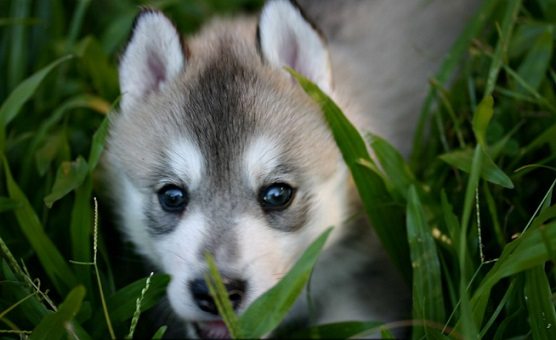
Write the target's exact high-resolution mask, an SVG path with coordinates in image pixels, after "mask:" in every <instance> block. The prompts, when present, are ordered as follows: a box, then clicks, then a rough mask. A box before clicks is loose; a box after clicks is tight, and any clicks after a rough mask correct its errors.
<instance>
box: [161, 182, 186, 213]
mask: <svg viewBox="0 0 556 340" xmlns="http://www.w3.org/2000/svg"><path fill="white" fill-rule="evenodd" d="M158 202H160V206H161V207H162V210H164V211H166V212H171V213H179V212H182V211H183V210H184V209H185V207H186V206H187V202H188V197H187V192H186V191H185V190H184V189H182V188H180V187H177V186H175V185H166V186H164V187H163V188H162V189H160V190H159V191H158Z"/></svg>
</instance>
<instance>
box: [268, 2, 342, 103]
mask: <svg viewBox="0 0 556 340" xmlns="http://www.w3.org/2000/svg"><path fill="white" fill-rule="evenodd" d="M258 38H259V44H260V47H261V52H262V54H263V58H264V59H266V60H267V61H268V62H269V63H270V64H271V65H273V66H276V67H279V68H283V67H284V66H289V67H291V68H293V69H294V70H296V71H297V72H299V73H301V74H303V75H304V76H305V77H307V78H309V79H310V80H311V81H313V82H314V83H315V84H317V85H318V86H319V87H320V88H321V89H322V90H323V91H324V92H326V93H330V90H331V88H332V76H331V72H330V60H329V56H328V49H327V48H326V43H325V41H324V39H323V38H322V37H321V36H320V35H319V32H317V30H316V29H314V28H313V27H312V26H311V24H310V23H309V22H308V21H307V19H306V18H305V17H304V16H303V13H302V12H301V10H300V9H299V7H298V6H297V5H295V4H294V3H292V2H290V1H288V0H273V1H269V2H268V3H267V4H266V5H265V7H264V8H263V11H262V13H261V16H260V19H259V36H258Z"/></svg>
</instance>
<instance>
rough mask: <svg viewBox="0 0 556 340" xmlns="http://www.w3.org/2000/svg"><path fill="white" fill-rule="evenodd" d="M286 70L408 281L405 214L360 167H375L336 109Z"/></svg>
mask: <svg viewBox="0 0 556 340" xmlns="http://www.w3.org/2000/svg"><path fill="white" fill-rule="evenodd" d="M288 70H289V72H290V73H291V74H292V75H293V76H294V77H295V78H296V79H297V81H298V82H299V84H300V85H301V86H302V87H303V89H304V90H305V92H306V93H307V94H308V95H309V96H311V97H312V98H313V99H314V100H315V101H316V102H317V103H318V104H319V105H320V107H321V109H322V111H323V113H324V115H325V117H326V120H327V122H328V125H329V126H330V129H331V130H332V134H333V135H334V138H335V139H336V144H337V145H338V147H339V149H340V151H341V152H342V155H343V157H344V161H345V162H346V164H347V166H348V168H349V170H350V171H351V174H352V177H353V180H354V182H355V184H356V186H357V190H358V192H359V195H360V196H361V200H362V203H363V206H364V208H365V211H366V213H367V215H368V216H369V219H370V221H371V224H372V226H373V228H374V229H375V231H376V233H377V235H378V237H379V238H380V240H381V241H382V244H383V245H384V248H385V249H386V251H387V252H388V253H389V254H390V256H391V258H392V260H393V261H394V262H395V263H396V265H397V266H398V268H399V269H400V270H401V272H402V274H404V275H406V278H408V280H409V276H410V275H409V273H410V269H409V268H410V264H409V249H408V246H407V242H406V240H405V239H404V237H400V235H405V228H404V220H403V213H404V211H403V210H402V209H401V206H400V205H399V204H396V202H395V201H394V199H393V198H392V196H391V195H390V193H389V192H388V190H387V188H386V185H385V183H384V181H383V179H382V178H381V176H380V175H379V174H377V173H375V172H373V171H370V170H369V168H368V167H363V166H362V165H361V162H362V161H363V162H367V163H370V164H374V162H373V161H372V159H371V157H370V156H369V153H368V151H367V147H366V146H365V142H364V141H363V139H362V138H361V136H360V135H359V133H358V132H357V130H356V129H355V127H354V126H353V125H352V124H351V123H350V122H349V121H348V120H347V118H346V117H345V116H344V114H343V113H342V111H341V110H340V109H339V108H338V106H337V105H336V104H335V103H334V102H333V101H332V100H331V99H330V98H329V97H328V96H327V95H326V94H324V93H323V92H322V91H321V90H320V89H319V88H318V86H316V85H315V84H313V83H312V82H311V81H309V80H308V79H306V78H305V77H303V76H302V75H300V74H299V73H297V72H296V71H295V70H293V69H288Z"/></svg>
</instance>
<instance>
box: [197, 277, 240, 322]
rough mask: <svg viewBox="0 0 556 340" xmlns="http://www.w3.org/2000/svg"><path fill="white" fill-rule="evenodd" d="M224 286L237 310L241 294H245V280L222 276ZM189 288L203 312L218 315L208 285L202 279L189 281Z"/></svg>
mask: <svg viewBox="0 0 556 340" xmlns="http://www.w3.org/2000/svg"><path fill="white" fill-rule="evenodd" d="M222 281H223V282H224V287H226V290H227V291H228V297H229V298H230V301H231V302H232V307H233V308H234V310H237V309H238V308H239V306H240V305H241V301H242V300H243V296H244V295H245V281H243V280H230V279H226V278H223V279H222ZM189 290H190V291H191V295H192V296H193V300H194V301H195V303H196V304H197V306H198V307H199V308H200V309H201V310H202V311H204V312H207V313H210V314H214V315H218V309H217V308H216V303H215V302H214V300H213V298H212V296H211V295H210V291H209V289H208V286H207V284H206V282H205V280H203V279H197V280H193V281H190V282H189Z"/></svg>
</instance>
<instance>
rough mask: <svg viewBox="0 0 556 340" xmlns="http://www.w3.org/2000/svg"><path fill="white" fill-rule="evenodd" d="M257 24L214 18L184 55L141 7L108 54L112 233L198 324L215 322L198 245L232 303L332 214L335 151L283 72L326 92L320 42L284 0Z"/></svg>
mask: <svg viewBox="0 0 556 340" xmlns="http://www.w3.org/2000/svg"><path fill="white" fill-rule="evenodd" d="M284 18H286V19H284ZM290 21H291V22H290ZM284 25H285V26H284ZM258 30H259V34H258V38H257V33H256V32H257V29H256V27H255V24H254V23H233V22H228V23H214V24H213V25H212V26H210V27H209V28H207V29H206V30H205V31H204V32H203V33H201V34H200V35H199V36H198V37H197V38H195V39H193V40H192V41H191V42H190V43H189V44H188V47H189V51H190V53H188V56H187V57H186V56H185V54H184V53H183V51H184V48H183V45H182V43H181V41H180V38H179V36H178V34H177V33H176V31H175V28H174V27H173V26H172V24H171V23H170V22H169V21H168V19H167V18H166V17H164V16H163V15H162V14H161V13H159V12H154V11H144V12H142V13H141V14H140V15H139V17H138V19H137V21H136V24H135V28H134V33H133V35H132V38H131V40H130V43H129V45H128V47H127V49H126V51H125V53H124V55H123V58H122V60H121V65H120V83H121V84H120V85H121V88H122V94H123V97H122V103H121V112H120V113H118V114H117V116H116V117H115V118H114V119H113V124H112V129H111V134H110V140H109V151H108V160H109V164H110V169H111V172H112V177H113V183H114V190H115V198H116V199H117V201H118V203H119V206H120V208H121V212H122V218H123V222H124V230H125V232H126V234H127V236H128V237H129V238H130V239H131V240H132V241H133V242H134V243H135V244H136V246H137V250H138V251H139V252H140V253H142V254H143V255H145V256H146V257H147V258H149V259H150V260H151V261H152V262H153V263H154V264H155V265H157V266H158V267H159V268H160V269H161V270H163V271H164V272H166V273H169V274H170V275H171V276H172V281H171V283H170V285H169V288H168V297H169V301H170V303H171V305H172V308H173V310H174V311H175V312H176V313H177V314H178V315H179V316H180V317H182V318H183V319H184V320H188V321H196V322H199V324H201V325H202V324H203V322H205V324H210V322H208V321H210V320H216V319H218V313H217V310H216V307H215V306H214V303H213V301H212V299H211V297H210V295H209V293H208V290H207V287H206V285H205V283H204V280H203V279H204V275H205V274H206V271H207V267H206V262H205V254H206V253H210V254H211V255H213V256H214V257H215V259H216V262H217V265H218V268H219V270H220V272H221V275H222V276H223V277H224V283H225V285H226V288H227V289H228V291H229V297H230V299H231V300H232V303H233V305H234V307H235V308H236V309H237V310H238V311H241V310H243V309H245V307H246V306H248V305H249V303H251V302H252V301H253V300H254V299H255V298H256V297H258V296H259V295H260V294H262V293H263V292H264V291H266V290H267V289H269V288H270V287H271V286H272V285H274V284H275V283H276V282H277V281H278V280H279V279H280V278H281V277H282V276H283V275H284V274H285V273H286V272H287V271H288V270H289V269H290V267H291V265H292V264H293V263H294V262H295V260H296V259H297V258H298V257H299V255H300V254H301V253H302V252H303V251H304V250H305V249H306V247H307V246H308V245H309V244H310V243H311V242H312V241H313V240H314V239H315V238H316V237H317V236H318V235H319V234H320V233H322V232H323V231H324V230H325V228H327V227H328V226H331V225H338V224H340V223H341V222H342V219H343V218H344V216H343V215H344V209H343V206H344V205H345V201H346V198H345V177H346V173H345V169H344V167H343V166H342V165H340V164H341V160H340V156H339V154H338V152H337V149H336V147H335V145H334V142H333V140H332V139H331V136H330V133H329V131H328V129H327V127H326V124H325V122H324V121H323V119H322V117H321V113H320V110H319V108H318V106H317V105H316V104H315V103H313V102H312V101H311V100H310V99H309V97H308V96H306V95H305V94H304V93H303V91H302V89H301V88H300V87H299V86H298V85H297V84H295V83H294V82H293V81H292V79H291V78H290V77H289V75H288V74H287V73H286V72H285V71H284V70H283V69H282V66H284V65H288V66H291V67H294V68H296V69H297V70H298V71H300V72H302V73H304V74H305V75H307V76H308V77H310V78H312V79H313V80H314V81H316V82H317V83H320V84H319V85H320V86H321V87H322V88H325V89H329V87H330V84H329V74H328V72H329V71H328V60H327V55H326V50H325V48H324V44H323V43H322V40H321V39H320V37H319V36H318V35H317V34H316V32H314V31H313V30H312V28H311V27H310V25H309V24H308V23H307V22H305V20H304V19H303V17H302V16H301V15H300V13H299V11H298V10H297V9H296V8H295V7H293V6H292V5H291V4H290V3H289V2H285V1H275V2H270V3H269V4H267V6H266V7H265V9H264V11H263V14H262V15H261V20H260V22H259V27H258ZM257 39H258V40H257ZM302 39H304V41H303V43H304V44H305V45H306V46H312V47H311V48H312V49H313V50H310V51H306V50H305V48H303V47H302V45H301V40H302ZM275 45H278V46H275ZM307 53H311V55H314V56H313V57H311V58H309V57H308V55H306V54H307ZM307 59H310V60H307ZM315 63H316V64H318V65H315ZM207 322H208V323H207ZM201 328H203V327H201ZM209 328H210V327H209ZM203 329H207V328H206V327H205V328H203ZM211 332H212V333H211ZM203 334H204V335H206V336H209V335H213V336H216V335H219V334H220V333H218V331H216V330H211V329H208V331H207V332H205V333H203Z"/></svg>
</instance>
